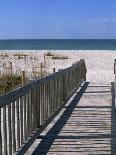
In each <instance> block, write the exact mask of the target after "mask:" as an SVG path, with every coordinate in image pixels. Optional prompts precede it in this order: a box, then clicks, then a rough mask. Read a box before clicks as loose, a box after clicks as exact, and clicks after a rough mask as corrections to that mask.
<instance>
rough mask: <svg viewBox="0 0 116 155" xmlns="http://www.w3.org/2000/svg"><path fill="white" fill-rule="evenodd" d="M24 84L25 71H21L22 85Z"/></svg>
mask: <svg viewBox="0 0 116 155" xmlns="http://www.w3.org/2000/svg"><path fill="white" fill-rule="evenodd" d="M24 85H25V71H22V86H24Z"/></svg>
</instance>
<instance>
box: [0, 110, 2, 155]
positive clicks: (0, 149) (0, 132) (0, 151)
mask: <svg viewBox="0 0 116 155" xmlns="http://www.w3.org/2000/svg"><path fill="white" fill-rule="evenodd" d="M1 127H2V124H1V109H0V154H1V155H2V131H1Z"/></svg>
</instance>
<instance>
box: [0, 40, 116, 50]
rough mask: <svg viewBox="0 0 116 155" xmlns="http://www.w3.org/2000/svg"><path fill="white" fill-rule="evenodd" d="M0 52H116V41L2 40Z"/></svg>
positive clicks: (0, 41)
mask: <svg viewBox="0 0 116 155" xmlns="http://www.w3.org/2000/svg"><path fill="white" fill-rule="evenodd" d="M0 50H116V39H20V40H19V39H14V40H0Z"/></svg>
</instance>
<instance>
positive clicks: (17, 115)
mask: <svg viewBox="0 0 116 155" xmlns="http://www.w3.org/2000/svg"><path fill="white" fill-rule="evenodd" d="M16 118H17V148H19V147H20V120H19V100H17V101H16Z"/></svg>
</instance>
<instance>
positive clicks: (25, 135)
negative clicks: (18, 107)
mask: <svg viewBox="0 0 116 155" xmlns="http://www.w3.org/2000/svg"><path fill="white" fill-rule="evenodd" d="M26 99H27V97H26V95H25V96H24V99H23V101H24V103H23V106H24V141H26V139H27V125H26V120H27V118H26V113H27V101H26Z"/></svg>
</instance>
